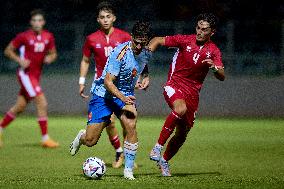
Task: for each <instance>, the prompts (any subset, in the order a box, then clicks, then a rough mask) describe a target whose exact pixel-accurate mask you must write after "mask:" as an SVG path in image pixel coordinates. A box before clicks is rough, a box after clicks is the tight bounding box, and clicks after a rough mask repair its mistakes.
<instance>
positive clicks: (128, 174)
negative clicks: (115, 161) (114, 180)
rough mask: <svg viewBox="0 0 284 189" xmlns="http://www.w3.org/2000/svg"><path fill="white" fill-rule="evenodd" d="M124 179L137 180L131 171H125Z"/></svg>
mask: <svg viewBox="0 0 284 189" xmlns="http://www.w3.org/2000/svg"><path fill="white" fill-rule="evenodd" d="M124 178H125V179H127V180H135V178H134V176H133V171H132V170H131V169H124Z"/></svg>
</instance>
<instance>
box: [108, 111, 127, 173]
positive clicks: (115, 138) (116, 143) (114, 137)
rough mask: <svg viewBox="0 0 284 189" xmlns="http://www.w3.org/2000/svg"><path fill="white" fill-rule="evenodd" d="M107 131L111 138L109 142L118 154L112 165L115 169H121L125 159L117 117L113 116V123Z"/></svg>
mask: <svg viewBox="0 0 284 189" xmlns="http://www.w3.org/2000/svg"><path fill="white" fill-rule="evenodd" d="M106 131H107V134H108V137H109V140H110V142H111V144H112V146H113V147H114V149H115V151H116V154H115V161H114V162H113V163H112V167H113V168H119V167H121V165H122V163H123V160H124V157H123V150H122V148H121V145H120V140H119V135H118V130H117V128H116V127H115V115H114V114H112V115H111V122H110V124H109V125H108V126H107V127H106Z"/></svg>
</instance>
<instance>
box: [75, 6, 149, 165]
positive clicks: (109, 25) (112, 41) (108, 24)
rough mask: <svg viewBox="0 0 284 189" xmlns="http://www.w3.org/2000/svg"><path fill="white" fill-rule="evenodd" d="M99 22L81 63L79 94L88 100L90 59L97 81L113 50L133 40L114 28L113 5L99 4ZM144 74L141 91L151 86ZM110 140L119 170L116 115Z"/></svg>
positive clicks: (88, 41)
mask: <svg viewBox="0 0 284 189" xmlns="http://www.w3.org/2000/svg"><path fill="white" fill-rule="evenodd" d="M97 14H98V15H97V22H98V23H99V25H100V29H99V30H98V31H96V32H94V33H92V34H90V35H89V36H87V39H86V41H85V44H84V47H83V58H82V61H81V69H80V80H79V85H80V87H79V93H80V95H81V97H83V98H88V96H86V95H85V94H84V89H85V78H86V75H87V73H88V69H89V65H90V62H91V60H90V58H91V56H92V55H93V56H94V59H95V65H96V70H95V72H96V73H95V77H94V79H97V78H99V77H101V75H102V72H103V69H104V67H105V65H106V62H107V57H108V56H109V54H110V53H111V52H112V50H113V49H114V48H115V47H116V46H117V45H119V44H121V43H124V42H126V41H130V40H131V36H130V34H129V33H127V32H125V31H122V30H120V29H118V28H115V27H114V26H113V24H114V22H115V21H116V16H115V11H114V7H113V6H112V4H110V3H109V2H107V1H103V2H101V3H99V5H98V6H97ZM142 74H143V78H144V79H143V80H142V83H141V84H140V85H139V86H138V88H140V89H146V88H147V87H148V84H149V77H148V69H147V67H146V68H145V70H144V72H143V73H142ZM106 131H107V134H108V136H109V140H110V142H111V144H112V146H113V147H114V149H115V151H116V155H115V161H114V162H113V164H112V166H113V167H114V168H119V167H120V166H121V165H122V163H123V149H122V148H121V145H120V140H119V135H118V131H117V128H116V127H115V115H114V114H113V115H112V117H111V122H110V124H109V125H108V127H106Z"/></svg>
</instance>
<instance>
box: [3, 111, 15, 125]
mask: <svg viewBox="0 0 284 189" xmlns="http://www.w3.org/2000/svg"><path fill="white" fill-rule="evenodd" d="M15 118H16V116H15V115H14V114H13V113H12V112H7V113H6V114H5V116H4V118H3V119H2V121H1V122H0V127H2V128H6V127H7V126H8V125H9V124H10V123H11V122H12V121H13V120H14V119H15Z"/></svg>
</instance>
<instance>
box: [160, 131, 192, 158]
mask: <svg viewBox="0 0 284 189" xmlns="http://www.w3.org/2000/svg"><path fill="white" fill-rule="evenodd" d="M185 139H186V136H185V137H184V138H178V137H176V136H173V137H172V138H171V140H170V141H169V143H168V145H167V148H166V151H165V153H164V155H163V158H164V159H165V160H166V161H169V160H170V159H172V157H174V155H176V153H177V152H178V150H179V149H180V147H181V146H182V145H183V143H184V141H185Z"/></svg>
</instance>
